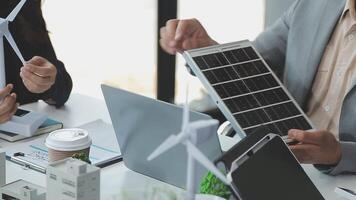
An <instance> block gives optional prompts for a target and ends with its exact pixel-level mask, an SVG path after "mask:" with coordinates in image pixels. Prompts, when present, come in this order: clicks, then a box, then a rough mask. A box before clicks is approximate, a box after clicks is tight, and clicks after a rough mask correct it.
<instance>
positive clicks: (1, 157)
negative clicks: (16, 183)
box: [0, 152, 6, 186]
mask: <svg viewBox="0 0 356 200" xmlns="http://www.w3.org/2000/svg"><path fill="white" fill-rule="evenodd" d="M5 183H6V154H5V152H1V153H0V186H3V185H5Z"/></svg>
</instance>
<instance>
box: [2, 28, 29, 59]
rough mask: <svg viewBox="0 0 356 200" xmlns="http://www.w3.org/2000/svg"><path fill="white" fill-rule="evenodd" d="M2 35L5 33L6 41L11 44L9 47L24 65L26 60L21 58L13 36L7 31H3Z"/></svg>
mask: <svg viewBox="0 0 356 200" xmlns="http://www.w3.org/2000/svg"><path fill="white" fill-rule="evenodd" d="M4 35H5V37H6V39H7V41H9V44H10V45H11V47H12V48H13V49H14V51H15V53H16V55H17V56H18V57H19V59H20V60H21V62H22V64H23V65H25V63H26V61H25V59H24V58H23V56H22V54H21V52H20V50H19V48H18V47H17V45H16V42H15V40H14V38H13V37H12V35H11V33H10V32H9V31H5V32H4Z"/></svg>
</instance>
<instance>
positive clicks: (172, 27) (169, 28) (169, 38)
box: [160, 19, 210, 54]
mask: <svg viewBox="0 0 356 200" xmlns="http://www.w3.org/2000/svg"><path fill="white" fill-rule="evenodd" d="M194 33H197V34H196V35H195V36H194ZM160 35H161V39H160V44H161V47H162V48H163V49H164V50H165V51H167V52H168V53H170V54H175V53H177V52H182V51H183V50H186V49H192V48H197V47H200V46H201V45H200V44H198V42H197V41H195V40H198V39H197V38H199V37H201V38H202V39H201V41H203V42H204V43H207V42H205V41H210V37H209V36H208V35H207V33H206V31H205V29H204V27H203V26H202V25H201V24H200V23H199V21H198V20H196V19H187V20H178V19H172V20H169V21H167V23H166V26H165V27H162V28H161V29H160ZM190 40H192V41H190ZM199 41H200V40H199ZM192 43H194V44H196V46H193V45H187V44H192ZM183 44H186V45H185V46H183ZM202 45H203V44H202Z"/></svg>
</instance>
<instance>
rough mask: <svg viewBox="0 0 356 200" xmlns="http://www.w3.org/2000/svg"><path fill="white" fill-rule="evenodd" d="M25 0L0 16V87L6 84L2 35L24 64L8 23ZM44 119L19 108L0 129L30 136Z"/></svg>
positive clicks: (43, 116) (38, 114)
mask: <svg viewBox="0 0 356 200" xmlns="http://www.w3.org/2000/svg"><path fill="white" fill-rule="evenodd" d="M25 3H26V0H21V1H20V3H19V4H17V6H16V7H15V8H14V10H13V11H12V12H11V13H10V14H9V16H7V17H6V19H3V18H0V88H1V89H2V88H4V87H5V86H6V74H5V54H4V37H5V38H6V39H7V41H8V42H9V44H10V46H11V47H12V48H13V50H14V51H15V53H16V55H17V56H18V57H19V59H20V60H21V62H22V64H23V65H25V59H24V58H23V56H22V54H21V52H20V50H19V48H18V47H17V45H16V43H15V40H14V38H13V37H12V35H11V33H10V31H9V23H10V22H12V21H13V20H14V19H15V17H16V16H17V14H18V13H19V12H20V10H21V8H22V7H23V5H24V4H25ZM45 120H46V116H45V115H43V114H40V113H35V112H29V111H24V110H19V111H18V112H17V116H13V117H12V119H11V121H9V122H7V123H4V124H1V125H0V130H2V131H6V132H11V133H16V134H19V135H24V136H28V137H29V136H32V134H33V133H34V132H35V131H36V130H37V129H38V127H39V126H40V125H41V124H42V123H43V122H44V121H45Z"/></svg>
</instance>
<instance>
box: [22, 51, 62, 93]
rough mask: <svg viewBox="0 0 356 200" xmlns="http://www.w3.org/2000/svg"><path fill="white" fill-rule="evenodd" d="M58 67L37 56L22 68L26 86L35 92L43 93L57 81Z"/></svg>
mask: <svg viewBox="0 0 356 200" xmlns="http://www.w3.org/2000/svg"><path fill="white" fill-rule="evenodd" d="M56 76H57V68H56V67H55V66H54V65H53V64H52V63H50V62H49V61H48V60H46V59H45V58H42V57H39V56H35V57H33V58H32V59H31V60H29V61H28V62H27V63H26V64H25V66H24V67H22V68H21V72H20V77H21V78H22V81H23V82H24V84H25V86H26V88H27V89H28V90H29V91H30V92H33V93H42V92H44V91H46V90H48V89H50V88H51V86H52V85H53V84H54V83H55V81H56Z"/></svg>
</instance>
